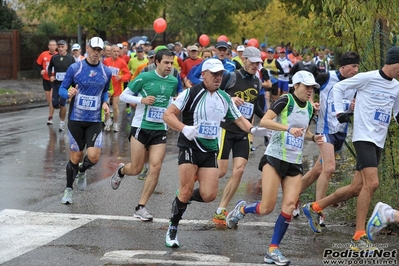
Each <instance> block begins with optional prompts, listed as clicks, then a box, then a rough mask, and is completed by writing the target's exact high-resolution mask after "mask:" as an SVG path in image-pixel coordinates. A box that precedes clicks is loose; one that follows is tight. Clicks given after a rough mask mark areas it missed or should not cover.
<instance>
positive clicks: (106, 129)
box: [104, 119, 112, 131]
mask: <svg viewBox="0 0 399 266" xmlns="http://www.w3.org/2000/svg"><path fill="white" fill-rule="evenodd" d="M111 126H112V120H111V119H108V120H107V121H106V122H105V127H104V130H105V131H110V130H111Z"/></svg>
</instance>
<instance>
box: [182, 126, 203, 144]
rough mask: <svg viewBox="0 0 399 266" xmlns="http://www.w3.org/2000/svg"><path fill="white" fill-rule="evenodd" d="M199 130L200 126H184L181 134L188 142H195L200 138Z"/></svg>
mask: <svg viewBox="0 0 399 266" xmlns="http://www.w3.org/2000/svg"><path fill="white" fill-rule="evenodd" d="M198 128H199V125H196V126H184V127H183V130H182V131H181V133H183V135H184V136H186V138H187V139H188V140H193V139H195V138H196V137H197V136H198V130H197V129H198Z"/></svg>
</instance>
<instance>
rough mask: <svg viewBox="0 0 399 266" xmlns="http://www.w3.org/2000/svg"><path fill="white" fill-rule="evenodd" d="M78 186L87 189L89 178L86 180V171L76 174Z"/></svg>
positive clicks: (80, 188) (81, 189)
mask: <svg viewBox="0 0 399 266" xmlns="http://www.w3.org/2000/svg"><path fill="white" fill-rule="evenodd" d="M81 166H82V163H80V164H79V168H80V167H81ZM76 186H77V187H78V189H79V190H80V191H83V190H85V189H86V186H87V180H86V172H80V171H79V172H78V174H77V175H76Z"/></svg>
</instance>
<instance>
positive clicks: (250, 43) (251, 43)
mask: <svg viewBox="0 0 399 266" xmlns="http://www.w3.org/2000/svg"><path fill="white" fill-rule="evenodd" d="M247 45H248V46H253V47H256V48H259V42H258V40H257V39H255V38H251V39H249V41H248V43H247Z"/></svg>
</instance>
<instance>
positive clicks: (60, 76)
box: [55, 72, 66, 81]
mask: <svg viewBox="0 0 399 266" xmlns="http://www.w3.org/2000/svg"><path fill="white" fill-rule="evenodd" d="M65 74H66V72H58V73H55V79H56V80H58V81H63V80H64V78H65Z"/></svg>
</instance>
